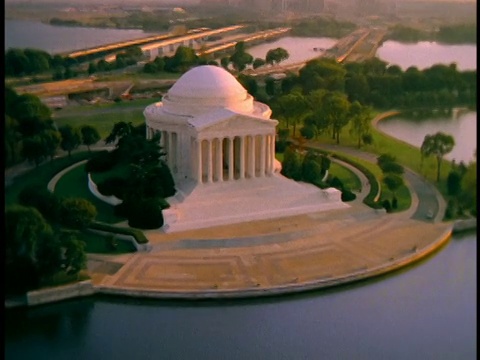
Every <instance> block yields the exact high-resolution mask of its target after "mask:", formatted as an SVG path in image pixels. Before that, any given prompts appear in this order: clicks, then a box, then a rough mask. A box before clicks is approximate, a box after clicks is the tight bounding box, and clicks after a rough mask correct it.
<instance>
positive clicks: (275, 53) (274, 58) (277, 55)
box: [265, 47, 290, 65]
mask: <svg viewBox="0 0 480 360" xmlns="http://www.w3.org/2000/svg"><path fill="white" fill-rule="evenodd" d="M289 57H290V54H289V53H288V51H287V50H285V49H284V48H281V47H279V48H276V49H270V50H268V52H267V55H266V56H265V62H266V63H267V64H270V65H275V64H279V63H280V62H282V61H284V60H287V59H288V58H289Z"/></svg>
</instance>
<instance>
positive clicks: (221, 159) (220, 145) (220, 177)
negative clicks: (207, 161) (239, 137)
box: [216, 138, 223, 182]
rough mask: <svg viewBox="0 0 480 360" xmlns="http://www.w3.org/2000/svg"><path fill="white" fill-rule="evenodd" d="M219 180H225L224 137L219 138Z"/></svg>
mask: <svg viewBox="0 0 480 360" xmlns="http://www.w3.org/2000/svg"><path fill="white" fill-rule="evenodd" d="M216 148H217V153H216V155H217V176H216V178H217V181H219V182H221V181H223V139H221V138H217V146H216Z"/></svg>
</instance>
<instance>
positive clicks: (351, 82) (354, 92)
mask: <svg viewBox="0 0 480 360" xmlns="http://www.w3.org/2000/svg"><path fill="white" fill-rule="evenodd" d="M369 91H370V86H369V84H368V81H367V78H366V76H365V75H363V74H348V75H347V78H346V79H345V92H346V93H347V95H348V100H349V101H352V102H353V101H359V102H360V103H365V101H366V99H367V95H368V93H369Z"/></svg>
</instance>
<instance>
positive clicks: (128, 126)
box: [105, 121, 135, 144]
mask: <svg viewBox="0 0 480 360" xmlns="http://www.w3.org/2000/svg"><path fill="white" fill-rule="evenodd" d="M134 131H135V127H134V126H133V125H132V123H131V122H130V123H126V122H124V121H120V122H117V123H115V124H114V125H113V129H112V131H111V132H110V134H108V136H107V137H106V139H105V143H106V144H111V143H114V142H115V141H118V140H119V139H121V138H123V137H125V136H127V135H130V134H132V133H133V132H134Z"/></svg>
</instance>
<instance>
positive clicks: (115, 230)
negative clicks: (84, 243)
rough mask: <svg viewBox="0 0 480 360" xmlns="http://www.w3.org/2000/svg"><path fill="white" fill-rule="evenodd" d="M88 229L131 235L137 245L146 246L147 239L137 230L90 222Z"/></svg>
mask: <svg viewBox="0 0 480 360" xmlns="http://www.w3.org/2000/svg"><path fill="white" fill-rule="evenodd" d="M89 228H90V229H94V230H100V231H105V232H111V233H112V234H122V235H131V236H133V237H134V238H135V241H136V242H137V243H138V244H147V243H148V239H147V238H146V237H145V235H144V234H143V232H142V231H140V230H138V229H131V228H124V227H118V226H114V225H109V224H104V223H100V222H92V223H91V224H90V226H89Z"/></svg>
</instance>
